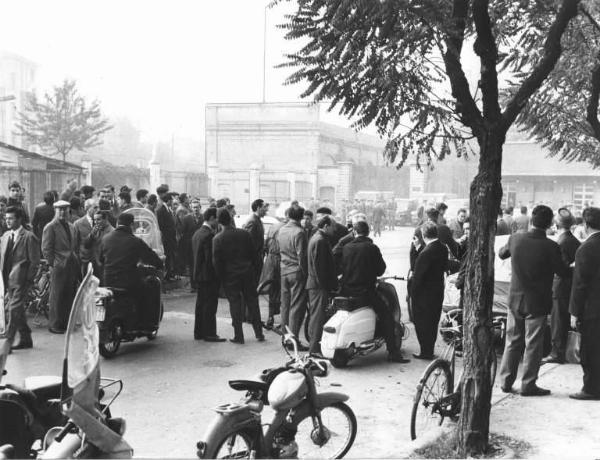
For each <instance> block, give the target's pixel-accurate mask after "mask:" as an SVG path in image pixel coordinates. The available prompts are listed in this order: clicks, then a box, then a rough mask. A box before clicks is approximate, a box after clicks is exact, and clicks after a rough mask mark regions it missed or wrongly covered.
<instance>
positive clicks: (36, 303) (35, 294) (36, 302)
mask: <svg viewBox="0 0 600 460" xmlns="http://www.w3.org/2000/svg"><path fill="white" fill-rule="evenodd" d="M49 300H50V267H49V265H48V262H46V260H44V259H42V260H40V264H39V266H38V269H37V272H36V274H35V277H34V279H33V285H32V286H31V288H30V290H29V292H28V293H27V300H26V301H25V311H26V312H28V313H29V314H31V315H33V319H32V322H33V324H34V325H36V326H38V327H39V326H41V325H42V321H41V317H42V316H43V317H44V318H46V319H48V313H49V309H50V306H49V304H48V301H49Z"/></svg>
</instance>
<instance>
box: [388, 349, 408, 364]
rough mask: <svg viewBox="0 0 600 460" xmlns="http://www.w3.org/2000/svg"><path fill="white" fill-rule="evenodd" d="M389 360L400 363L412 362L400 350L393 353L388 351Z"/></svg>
mask: <svg viewBox="0 0 600 460" xmlns="http://www.w3.org/2000/svg"><path fill="white" fill-rule="evenodd" d="M387 360H388V361H390V362H392V363H400V364H405V363H410V359H407V358H405V357H404V356H402V353H400V352H399V351H396V352H393V353H388V358H387Z"/></svg>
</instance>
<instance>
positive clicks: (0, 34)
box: [0, 0, 344, 141]
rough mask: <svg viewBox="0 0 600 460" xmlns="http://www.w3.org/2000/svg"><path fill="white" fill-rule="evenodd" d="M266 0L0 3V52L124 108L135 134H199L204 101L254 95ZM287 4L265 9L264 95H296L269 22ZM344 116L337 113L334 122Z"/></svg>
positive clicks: (42, 85)
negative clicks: (19, 57)
mask: <svg viewBox="0 0 600 460" xmlns="http://www.w3.org/2000/svg"><path fill="white" fill-rule="evenodd" d="M268 2H269V1H268V0H170V1H155V0H143V1H142V0H126V1H124V0H102V1H99V0H96V1H88V0H52V1H47V0H18V1H17V0H13V1H3V2H2V13H3V19H4V20H3V21H2V27H1V28H0V50H2V51H8V52H12V53H16V54H19V55H22V56H24V57H26V58H28V59H30V60H32V61H34V62H36V63H38V65H39V68H38V85H37V86H38V88H39V89H40V90H42V91H44V90H47V89H49V88H51V87H52V86H53V85H56V84H60V83H61V82H62V80H63V79H65V78H72V79H75V80H77V82H78V86H79V88H80V91H81V93H82V94H83V95H85V96H87V97H89V98H97V99H99V100H100V102H101V104H102V108H103V110H104V112H105V113H106V114H107V115H108V116H127V117H129V118H130V119H131V120H132V121H133V122H134V123H135V124H136V125H137V126H138V128H139V129H140V131H141V134H142V138H143V139H145V140H149V141H156V140H161V139H165V138H170V136H171V135H176V136H185V137H191V138H195V139H202V138H203V136H204V104H205V103H207V102H259V101H261V100H262V86H263V85H262V79H263V28H264V22H263V18H264V14H265V6H266V5H267V3H268ZM290 7H291V6H290V5H286V4H283V5H279V6H276V7H274V8H272V9H267V10H266V15H267V33H266V37H267V43H266V64H267V65H266V69H267V71H266V100H267V102H282V101H283V102H287V101H296V100H299V98H298V95H299V94H300V92H301V88H300V87H297V86H296V87H290V86H284V85H283V81H284V79H285V77H286V75H287V74H288V73H289V69H287V70H286V69H274V68H273V67H274V66H275V65H276V64H278V63H280V62H282V60H283V57H282V56H283V53H284V52H285V51H286V50H291V49H293V46H294V45H293V44H292V43H290V42H287V41H286V40H284V39H283V31H282V30H280V29H277V28H276V25H277V24H279V23H281V22H282V19H283V15H284V13H285V12H286V10H289V9H290ZM343 123H344V121H342V124H343Z"/></svg>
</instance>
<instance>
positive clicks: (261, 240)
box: [243, 198, 269, 280]
mask: <svg viewBox="0 0 600 460" xmlns="http://www.w3.org/2000/svg"><path fill="white" fill-rule="evenodd" d="M268 211H269V203H265V202H264V200H261V199H260V198H259V199H258V200H254V201H253V202H252V214H251V215H250V217H249V218H248V221H247V222H246V223H245V224H244V226H243V229H244V230H246V231H247V232H248V233H250V236H251V237H252V243H253V244H254V251H255V257H256V264H255V267H256V279H257V280H258V279H259V278H260V272H261V271H262V267H263V257H264V254H265V228H264V226H263V223H262V220H261V219H262V218H263V217H265V216H266V215H267V212H268Z"/></svg>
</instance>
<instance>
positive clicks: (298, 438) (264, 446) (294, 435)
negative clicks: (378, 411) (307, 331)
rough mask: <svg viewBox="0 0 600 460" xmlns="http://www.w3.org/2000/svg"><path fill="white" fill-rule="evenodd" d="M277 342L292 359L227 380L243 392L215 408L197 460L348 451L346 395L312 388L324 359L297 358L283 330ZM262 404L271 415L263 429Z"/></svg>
mask: <svg viewBox="0 0 600 460" xmlns="http://www.w3.org/2000/svg"><path fill="white" fill-rule="evenodd" d="M286 329H287V328H286ZM288 344H289V345H291V347H292V348H293V355H290V353H289V351H288V349H287V347H286V345H288ZM282 345H283V346H284V349H285V350H286V353H288V355H290V356H291V358H292V359H291V361H290V362H288V363H287V364H286V366H284V367H282V368H276V369H274V370H273V369H271V370H268V371H265V372H263V375H262V378H260V379H257V380H232V381H230V382H229V386H230V387H231V388H233V389H234V390H239V391H245V392H246V396H245V397H244V399H243V400H242V401H240V402H239V403H232V404H224V405H221V406H219V407H217V408H215V411H216V412H217V416H216V417H215V418H214V419H213V421H212V422H211V424H210V425H209V426H208V428H207V430H206V432H205V434H204V436H203V438H202V439H203V440H202V441H200V442H198V443H197V444H196V447H197V449H198V451H197V454H198V457H199V458H342V457H343V456H344V455H346V454H347V453H348V451H349V450H350V448H351V447H352V444H353V443H354V439H355V437H356V430H357V424H356V417H355V415H354V412H353V411H352V409H350V407H349V406H347V405H346V404H345V401H347V400H348V396H346V395H345V394H342V393H334V392H326V393H318V392H317V390H316V385H315V378H316V377H325V376H327V374H328V370H327V363H326V362H325V361H322V360H317V359H314V358H311V357H309V356H304V357H300V356H299V354H298V342H297V339H296V338H295V337H294V336H293V335H292V334H291V332H290V330H289V329H287V333H286V334H285V335H284V336H283V338H282ZM265 405H270V406H271V407H272V408H273V410H274V411H275V415H274V418H273V420H272V421H271V423H270V424H268V425H266V426H268V428H267V430H266V432H263V423H262V420H261V413H262V411H263V409H264V406H265Z"/></svg>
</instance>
